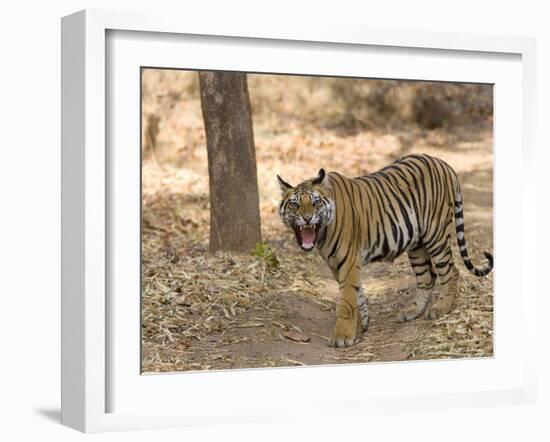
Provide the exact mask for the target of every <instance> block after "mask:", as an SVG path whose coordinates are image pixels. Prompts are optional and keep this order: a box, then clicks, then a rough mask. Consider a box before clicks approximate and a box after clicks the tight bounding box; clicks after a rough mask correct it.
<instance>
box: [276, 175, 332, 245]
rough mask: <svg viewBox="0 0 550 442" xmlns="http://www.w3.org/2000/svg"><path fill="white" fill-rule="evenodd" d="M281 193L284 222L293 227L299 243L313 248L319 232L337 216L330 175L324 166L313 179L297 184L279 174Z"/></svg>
mask: <svg viewBox="0 0 550 442" xmlns="http://www.w3.org/2000/svg"><path fill="white" fill-rule="evenodd" d="M277 179H278V181H279V185H280V187H281V192H282V197H283V199H282V201H281V205H280V206H279V214H280V215H281V219H282V220H283V223H285V224H286V225H287V226H289V227H291V228H292V229H293V230H294V234H295V235H296V240H297V241H298V245H299V246H300V247H301V248H302V249H303V250H305V251H306V252H309V251H311V250H313V248H314V247H315V244H316V243H317V239H318V238H319V231H320V230H321V229H322V228H323V227H325V226H327V225H328V224H330V223H331V222H332V220H333V218H334V209H335V203H334V200H333V199H332V196H331V192H330V184H329V178H328V176H327V175H326V174H325V171H324V169H321V170H319V174H318V175H317V176H316V177H315V178H312V179H309V180H306V181H304V182H303V183H300V184H298V185H297V186H296V187H293V186H291V185H290V184H288V183H287V182H285V181H284V180H283V179H282V178H281V177H280V176H279V175H277Z"/></svg>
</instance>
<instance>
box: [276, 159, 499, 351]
mask: <svg viewBox="0 0 550 442" xmlns="http://www.w3.org/2000/svg"><path fill="white" fill-rule="evenodd" d="M277 179H278V181H279V185H280V187H281V191H282V201H281V203H280V206H279V214H280V216H281V219H282V221H283V223H284V224H286V225H287V226H289V227H290V228H292V230H293V231H294V234H295V236H296V240H297V242H298V245H299V246H300V247H301V248H302V249H303V250H305V251H306V252H309V251H311V250H313V249H314V248H316V249H317V251H318V252H319V254H320V255H321V256H322V257H323V258H324V260H325V261H326V263H327V264H328V267H329V268H330V269H331V271H332V274H333V276H334V278H335V279H336V281H337V282H338V284H339V295H340V296H339V300H338V303H337V307H336V324H335V326H334V331H333V333H332V336H331V337H330V339H329V345H330V346H332V347H349V346H352V345H354V344H355V343H356V342H357V339H356V329H357V324H358V322H359V325H360V326H361V327H362V328H363V330H364V331H366V330H367V327H368V322H369V312H368V306H367V299H366V297H365V294H364V291H363V288H362V285H361V281H360V269H361V266H365V265H367V264H368V263H371V262H375V261H382V260H383V261H393V260H394V259H395V258H397V257H398V256H399V255H400V254H402V253H403V252H407V254H408V256H409V260H410V263H411V266H412V268H413V271H414V273H415V275H416V293H415V297H414V299H413V301H412V302H411V303H410V305H407V306H405V307H404V308H403V309H402V310H401V311H399V313H398V315H397V318H398V320H399V321H411V320H413V319H415V318H417V317H418V316H420V315H421V314H423V313H424V316H425V317H426V318H427V319H437V318H440V317H442V316H443V315H446V314H447V313H449V311H450V310H451V307H452V305H453V302H454V299H455V295H456V293H457V282H458V277H459V273H458V269H457V268H456V267H455V264H454V261H453V257H452V253H451V233H452V225H453V217H454V228H455V231H456V238H457V243H458V248H459V250H460V254H461V256H462V260H463V262H464V265H465V266H466V268H467V269H468V270H469V271H470V272H471V273H472V274H474V275H475V276H485V275H487V274H488V273H489V272H490V271H491V270H492V268H493V256H492V255H491V253H489V252H488V251H486V252H484V255H485V257H486V258H487V260H488V265H487V266H486V267H485V268H482V269H478V268H476V267H475V266H474V265H473V264H472V262H471V260H470V258H469V256H468V250H467V248H466V239H465V237H464V214H463V205H462V192H461V190H460V183H459V180H458V177H457V175H456V173H455V171H454V170H453V169H452V168H451V166H449V165H448V164H447V163H446V162H444V161H443V160H441V159H438V158H434V157H431V156H429V155H409V156H406V157H403V158H401V159H398V160H397V161H395V162H394V163H392V164H390V165H389V166H387V167H385V168H383V169H381V170H380V171H378V172H375V173H372V174H369V175H366V176H359V177H356V178H346V177H345V176H343V175H341V174H339V173H337V172H330V173H328V174H327V173H325V171H324V169H321V170H320V171H319V173H318V175H317V176H316V177H315V178H312V179H309V180H306V181H304V182H302V183H300V184H298V185H297V186H291V185H290V184H288V183H287V182H285V181H284V180H283V179H282V178H281V177H280V176H279V175H277ZM436 276H438V277H439V281H440V285H441V295H440V297H439V299H438V300H437V301H436V302H433V301H432V299H431V298H432V289H433V288H434V285H435V281H436Z"/></svg>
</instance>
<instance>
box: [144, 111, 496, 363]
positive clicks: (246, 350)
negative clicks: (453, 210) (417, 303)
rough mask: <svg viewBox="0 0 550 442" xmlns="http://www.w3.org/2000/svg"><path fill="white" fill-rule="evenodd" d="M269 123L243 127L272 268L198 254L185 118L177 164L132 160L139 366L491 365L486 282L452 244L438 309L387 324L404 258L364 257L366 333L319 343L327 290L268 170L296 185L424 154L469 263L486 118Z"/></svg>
mask: <svg viewBox="0 0 550 442" xmlns="http://www.w3.org/2000/svg"><path fill="white" fill-rule="evenodd" d="M277 118H279V119H281V120H278V121H270V122H266V123H265V124H256V122H255V138H256V149H257V154H256V155H257V162H258V180H259V188H260V209H261V217H262V237H263V241H264V242H265V243H267V244H269V247H270V249H271V250H273V252H274V254H275V256H276V258H277V261H278V264H277V265H276V264H274V263H273V261H272V260H270V259H269V258H268V257H265V256H264V257H262V256H254V255H252V254H250V255H234V254H229V253H218V254H214V255H211V254H209V253H208V235H209V199H208V175H207V169H206V152H205V148H204V135H203V134H202V132H201V131H202V128H201V127H200V125H199V124H198V123H197V125H196V127H191V128H190V129H189V130H188V140H187V141H190V140H191V141H192V142H187V143H186V145H185V146H186V147H185V148H183V147H182V148H181V149H180V150H179V151H178V155H180V156H181V157H182V158H184V160H181V161H171V162H168V161H164V160H163V159H161V158H159V157H156V156H155V155H154V154H151V155H149V156H146V157H144V162H143V170H142V176H143V189H142V190H143V194H142V195H143V214H142V215H143V216H142V272H143V276H142V370H143V371H144V372H167V371H182V370H218V369H228V368H248V367H279V366H293V365H327V364H341V363H362V362H374V361H403V360H423V359H447V358H474V357H491V356H492V355H493V274H492V273H491V274H489V275H488V276H487V277H484V278H476V277H474V276H472V275H471V274H470V273H468V272H467V270H466V269H465V267H464V265H463V263H462V262H461V260H460V255H459V254H458V253H457V250H456V247H455V248H454V257H455V260H456V263H457V267H458V269H459V270H460V274H461V279H460V283H459V291H460V295H459V296H458V297H457V300H456V303H455V306H454V308H453V309H452V311H451V312H450V313H449V314H448V315H446V316H444V317H442V318H441V319H439V320H436V321H429V320H425V319H422V318H419V319H417V320H415V321H412V322H408V323H400V322H398V321H397V320H396V314H397V311H398V309H399V308H400V307H402V306H403V305H404V304H405V303H406V302H407V301H408V300H409V299H410V298H411V297H412V296H413V294H414V286H415V279H414V276H413V274H412V270H411V268H410V265H409V263H408V260H407V257H406V256H401V257H399V258H398V259H396V260H395V261H394V262H393V263H391V264H390V263H373V264H372V265H369V267H368V268H365V269H364V270H363V279H362V280H363V287H364V288H365V292H366V295H367V298H368V301H369V309H370V317H371V321H370V325H369V330H368V331H367V332H366V333H364V334H361V335H360V339H359V342H358V343H357V344H356V345H355V346H353V347H351V348H346V349H334V348H330V347H328V345H327V339H328V337H329V336H330V334H331V332H332V328H333V326H334V321H335V305H336V301H337V296H338V293H337V284H336V282H335V281H333V280H332V277H331V276H330V272H329V271H328V268H327V267H326V265H325V264H324V262H323V261H322V260H321V259H320V258H319V257H318V256H317V255H316V254H315V253H309V254H307V253H304V252H302V251H301V250H300V249H299V247H298V246H297V244H296V240H295V238H294V235H293V234H292V233H291V232H290V231H289V230H288V229H287V228H285V226H283V224H282V223H281V220H280V219H279V217H278V213H277V205H278V202H279V197H280V192H279V189H278V185H277V182H276V179H275V174H276V173H278V174H280V175H282V176H283V177H284V178H285V180H287V181H289V182H290V183H291V184H296V183H297V182H299V181H302V180H304V179H307V178H309V177H311V176H314V175H315V174H316V172H317V170H318V168H319V167H320V166H322V167H325V168H326V169H327V170H336V171H339V172H342V173H344V174H346V175H348V176H357V175H361V174H366V173H370V172H374V171H376V170H377V169H379V168H381V167H383V166H384V165H387V164H389V163H390V162H392V161H393V160H395V159H397V158H398V157H400V156H403V155H406V154H409V153H420V152H422V153H428V154H432V155H434V156H438V157H440V158H442V159H444V160H445V161H447V162H448V163H449V164H451V165H452V166H453V168H454V169H455V170H456V172H457V173H458V175H459V178H460V180H461V183H462V189H463V195H464V196H463V199H464V203H465V210H464V213H465V225H466V240H467V245H468V249H469V252H470V256H471V257H472V260H473V262H474V263H476V264H478V265H483V263H484V258H483V251H485V250H492V238H493V230H492V229H493V154H492V127H491V126H492V124H491V123H490V122H487V124H479V125H473V126H469V127H459V128H456V129H434V130H426V129H421V128H418V127H407V128H405V129H402V130H392V131H389V130H388V131H384V130H375V129H368V130H354V129H353V128H352V129H346V128H344V129H335V128H331V127H311V126H310V125H304V126H293V124H294V123H292V124H291V123H289V122H285V121H283V120H282V119H284V116H282V117H281V116H280V115H278V116H277ZM197 121H198V120H197ZM277 127H279V128H280V127H282V128H283V129H277V130H276V129H275V128H277ZM310 127H311V128H310ZM189 146H191V147H189ZM243 191H246V190H245V189H243ZM235 216H238V214H235ZM228 222H231V220H228Z"/></svg>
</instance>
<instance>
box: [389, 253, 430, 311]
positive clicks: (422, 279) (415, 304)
mask: <svg viewBox="0 0 550 442" xmlns="http://www.w3.org/2000/svg"><path fill="white" fill-rule="evenodd" d="M408 255H409V261H410V262H411V266H412V268H413V271H414V274H415V275H416V294H415V297H414V299H413V300H412V302H411V303H410V304H408V305H407V306H405V307H404V308H403V309H402V310H400V311H399V313H398V314H397V319H398V320H399V321H400V322H405V321H412V320H413V319H416V318H417V317H418V316H420V315H421V314H422V313H424V310H425V309H426V306H427V305H428V303H429V301H430V299H431V297H432V289H433V287H434V285H435V278H436V275H435V273H434V271H433V268H432V261H431V259H430V255H429V254H428V252H427V250H426V249H425V248H424V246H421V247H419V248H417V249H414V250H411V251H410V252H409V253H408Z"/></svg>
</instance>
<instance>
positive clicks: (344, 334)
mask: <svg viewBox="0 0 550 442" xmlns="http://www.w3.org/2000/svg"><path fill="white" fill-rule="evenodd" d="M356 342H357V339H356V337H355V322H354V321H351V320H347V321H344V320H340V319H339V320H338V321H336V326H335V327H334V332H333V333H332V336H331V337H330V339H329V342H328V345H329V347H336V348H343V347H351V346H352V345H354V344H355V343H356Z"/></svg>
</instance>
